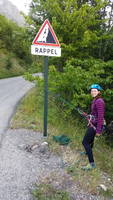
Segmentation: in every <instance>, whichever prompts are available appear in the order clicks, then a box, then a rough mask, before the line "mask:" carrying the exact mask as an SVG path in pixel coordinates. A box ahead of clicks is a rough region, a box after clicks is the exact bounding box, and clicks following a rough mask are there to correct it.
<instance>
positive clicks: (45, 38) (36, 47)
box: [31, 19, 61, 137]
mask: <svg viewBox="0 0 113 200" xmlns="http://www.w3.org/2000/svg"><path fill="white" fill-rule="evenodd" d="M31 54H33V55H39V56H44V134H43V135H44V137H46V136H47V117H48V57H49V56H57V57H60V56H61V48H60V44H59V41H58V39H57V37H56V35H55V32H54V30H53V28H52V26H51V24H50V22H49V21H48V19H46V20H45V21H44V23H43V24H42V26H41V28H40V30H39V32H38V33H37V35H36V36H35V38H34V40H33V42H32V45H31Z"/></svg>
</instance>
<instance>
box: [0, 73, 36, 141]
mask: <svg viewBox="0 0 113 200" xmlns="http://www.w3.org/2000/svg"><path fill="white" fill-rule="evenodd" d="M33 86H34V84H33V83H31V82H29V81H26V80H25V79H24V78H23V77H14V78H7V79H1V80H0V144H1V143H2V140H3V138H4V136H5V130H6V129H7V128H8V126H9V122H10V119H11V117H12V114H13V113H14V111H15V108H16V106H17V104H18V102H19V101H20V99H21V98H22V97H23V96H24V95H25V94H26V93H27V92H28V90H29V89H31V88H32V87H33Z"/></svg>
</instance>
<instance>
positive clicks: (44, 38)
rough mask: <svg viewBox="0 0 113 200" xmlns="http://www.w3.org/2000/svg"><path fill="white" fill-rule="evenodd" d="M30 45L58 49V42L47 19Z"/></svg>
mask: <svg viewBox="0 0 113 200" xmlns="http://www.w3.org/2000/svg"><path fill="white" fill-rule="evenodd" d="M32 44H34V45H46V46H56V47H60V44H59V41H58V39H57V37H56V35H55V32H54V30H53V28H52V26H51V24H50V22H49V20H48V19H46V20H45V21H44V23H43V24H42V26H41V28H40V30H39V32H38V33H37V35H36V37H35V39H34V40H33V42H32Z"/></svg>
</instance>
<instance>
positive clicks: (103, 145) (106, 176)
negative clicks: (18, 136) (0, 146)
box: [11, 78, 113, 200]
mask: <svg viewBox="0 0 113 200" xmlns="http://www.w3.org/2000/svg"><path fill="white" fill-rule="evenodd" d="M36 79H37V78H36ZM35 82H36V87H35V88H34V89H32V91H30V92H29V93H28V95H27V96H26V97H25V98H24V99H23V100H22V102H21V104H20V105H19V106H18V109H17V112H16V114H15V116H14V118H13V121H12V122H11V127H12V128H29V129H33V130H35V131H38V132H41V133H42V134H43V103H44V102H43V101H44V98H43V80H40V79H39V78H38V80H35ZM62 103H63V105H62ZM62 103H61V102H60V103H58V102H57V101H56V96H54V95H51V94H49V104H48V105H49V108H48V139H47V141H48V143H49V148H50V151H52V152H54V153H55V154H58V155H59V156H61V157H62V159H63V163H66V164H67V167H65V170H66V172H67V173H68V174H69V175H70V176H71V177H72V178H73V180H74V183H75V184H76V185H77V186H78V187H79V188H81V189H82V190H84V191H87V192H89V194H93V195H101V196H104V197H105V199H109V198H113V191H112V187H113V156H112V155H113V148H112V147H110V146H109V145H108V144H107V141H106V136H105V135H103V136H102V137H100V138H97V140H96V141H95V146H94V156H95V161H96V165H97V168H96V169H95V170H93V171H89V172H84V171H82V170H81V166H83V165H85V164H87V162H88V160H87V157H86V156H81V155H80V152H81V151H83V147H82V144H81V142H82V138H83V135H84V133H85V130H86V125H87V123H86V121H85V120H84V119H82V117H81V116H78V115H76V114H75V116H71V115H70V114H69V115H67V113H66V112H65V110H64V109H63V106H64V104H65V103H64V102H62ZM62 134H64V135H66V136H68V137H69V138H70V139H71V142H70V143H69V144H68V145H67V146H65V145H64V146H62V145H59V144H58V143H56V142H55V141H54V140H53V136H56V135H62ZM52 177H54V179H55V177H56V179H57V181H59V180H60V179H59V180H58V177H57V175H54V176H53V175H51V177H49V178H48V179H47V180H48V181H47V180H43V183H41V184H40V185H38V186H37V189H36V190H35V191H34V192H33V194H34V196H35V197H36V199H39V200H45V199H46V198H47V199H48V200H50V199H52V198H53V197H54V198H53V199H58V200H60V199H66V200H68V198H69V196H68V195H69V194H68V193H65V194H64V193H61V191H56V193H55V192H54V187H52ZM50 180H51V184H50ZM86 180H87V181H86ZM101 184H103V185H105V187H106V188H107V189H106V191H104V190H103V189H101V187H100V185H101ZM62 191H63V190H62ZM53 194H54V195H55V196H54V195H53ZM61 194H62V195H63V196H62V195H61Z"/></svg>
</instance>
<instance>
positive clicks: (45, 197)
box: [33, 184, 70, 200]
mask: <svg viewBox="0 0 113 200" xmlns="http://www.w3.org/2000/svg"><path fill="white" fill-rule="evenodd" d="M33 195H34V197H35V198H36V199H37V200H53V199H54V200H70V198H69V195H68V193H67V192H65V191H62V190H57V189H55V188H54V187H52V186H51V185H50V184H41V185H39V186H37V189H36V190H34V191H33Z"/></svg>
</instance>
